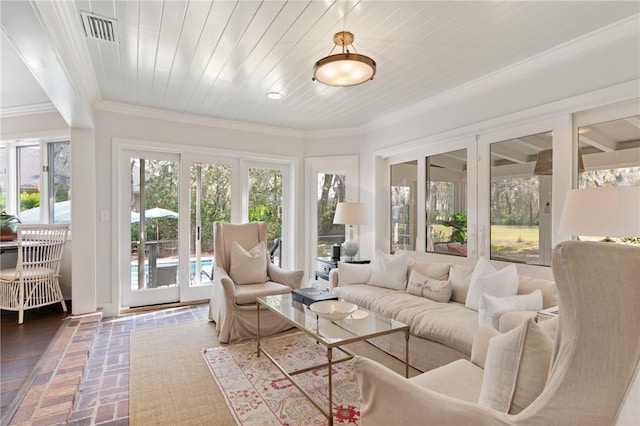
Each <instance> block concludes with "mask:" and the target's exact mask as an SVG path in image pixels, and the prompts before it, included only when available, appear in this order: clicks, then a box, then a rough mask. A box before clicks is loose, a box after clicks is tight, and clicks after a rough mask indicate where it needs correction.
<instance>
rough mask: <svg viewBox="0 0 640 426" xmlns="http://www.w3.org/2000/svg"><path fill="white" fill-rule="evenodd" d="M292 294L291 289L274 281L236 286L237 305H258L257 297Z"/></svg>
mask: <svg viewBox="0 0 640 426" xmlns="http://www.w3.org/2000/svg"><path fill="white" fill-rule="evenodd" d="M289 293H291V287H289V286H286V285H284V284H280V283H274V282H273V281H267V282H264V283H259V284H244V285H238V286H236V300H235V303H236V305H248V304H254V303H256V298H257V297H262V296H274V295H278V294H289Z"/></svg>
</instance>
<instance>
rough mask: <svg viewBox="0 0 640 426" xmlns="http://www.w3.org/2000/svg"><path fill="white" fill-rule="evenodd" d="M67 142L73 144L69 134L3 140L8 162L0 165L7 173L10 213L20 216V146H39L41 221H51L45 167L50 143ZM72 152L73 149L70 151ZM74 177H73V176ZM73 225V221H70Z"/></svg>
mask: <svg viewBox="0 0 640 426" xmlns="http://www.w3.org/2000/svg"><path fill="white" fill-rule="evenodd" d="M61 142H67V143H69V144H71V138H70V137H69V136H58V137H50V138H45V139H43V138H29V139H26V138H25V139H19V140H7V141H1V142H0V146H3V147H4V148H5V149H6V150H7V152H6V153H7V155H6V160H7V162H6V164H4V165H0V169H4V172H5V173H6V174H7V194H6V202H7V208H6V211H7V213H9V214H13V215H16V216H18V217H19V216H20V211H19V210H20V190H19V188H18V148H22V147H27V146H37V147H38V148H39V151H40V166H39V169H40V177H39V185H40V220H39V223H51V222H50V221H51V217H50V212H51V208H52V206H51V200H50V197H49V193H50V188H49V174H48V172H45V171H44V170H45V168H48V167H49V164H50V161H49V145H50V144H52V143H61ZM69 152H70V153H71V150H70V151H69ZM71 179H73V177H72V178H71ZM70 225H71V223H70Z"/></svg>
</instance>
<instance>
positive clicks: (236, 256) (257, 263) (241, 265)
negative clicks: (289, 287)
mask: <svg viewBox="0 0 640 426" xmlns="http://www.w3.org/2000/svg"><path fill="white" fill-rule="evenodd" d="M229 276H230V277H231V279H232V280H233V282H234V283H236V284H256V283H263V282H266V281H267V280H268V277H267V245H266V244H265V242H264V241H261V242H260V243H258V245H257V246H255V247H253V248H252V249H251V250H249V251H247V250H245V249H244V248H242V246H241V245H240V244H238V243H237V242H235V241H233V242H232V243H231V268H230V270H229Z"/></svg>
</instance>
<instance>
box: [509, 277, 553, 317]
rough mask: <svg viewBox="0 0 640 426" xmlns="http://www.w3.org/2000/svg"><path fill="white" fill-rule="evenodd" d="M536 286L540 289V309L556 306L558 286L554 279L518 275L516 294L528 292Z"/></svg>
mask: <svg viewBox="0 0 640 426" xmlns="http://www.w3.org/2000/svg"><path fill="white" fill-rule="evenodd" d="M538 288H539V289H540V290H541V291H542V309H547V308H551V307H553V306H558V288H557V287H556V283H555V281H551V280H545V279H542V278H534V277H527V276H525V275H520V276H519V277H518V294H528V293H531V292H532V291H534V290H535V289H538Z"/></svg>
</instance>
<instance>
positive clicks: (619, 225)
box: [559, 186, 640, 237]
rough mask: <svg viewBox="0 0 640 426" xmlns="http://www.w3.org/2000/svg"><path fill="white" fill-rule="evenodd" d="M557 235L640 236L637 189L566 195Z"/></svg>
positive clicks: (604, 189) (614, 188)
mask: <svg viewBox="0 0 640 426" xmlns="http://www.w3.org/2000/svg"><path fill="white" fill-rule="evenodd" d="M559 232H560V233H562V234H570V235H576V236H580V235H583V236H590V237H638V236H640V186H608V187H599V188H587V189H574V190H571V191H569V192H568V193H567V197H566V198H565V201H564V208H563V209H562V218H561V219H560V226H559Z"/></svg>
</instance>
